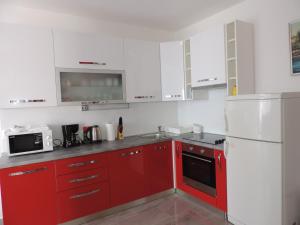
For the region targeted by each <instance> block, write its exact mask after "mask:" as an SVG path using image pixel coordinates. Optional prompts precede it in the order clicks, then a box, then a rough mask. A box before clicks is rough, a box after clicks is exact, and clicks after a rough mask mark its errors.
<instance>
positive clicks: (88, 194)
mask: <svg viewBox="0 0 300 225" xmlns="http://www.w3.org/2000/svg"><path fill="white" fill-rule="evenodd" d="M99 191H100V189H96V190H93V191H90V192H86V193H82V194H78V195H73V196H71V197H70V199H78V198H84V197H87V196H90V195H93V194H96V193H98V192H99Z"/></svg>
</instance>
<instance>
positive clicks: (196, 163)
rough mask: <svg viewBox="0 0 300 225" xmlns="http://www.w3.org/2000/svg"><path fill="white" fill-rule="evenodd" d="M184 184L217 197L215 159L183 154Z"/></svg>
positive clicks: (187, 153) (188, 153)
mask: <svg viewBox="0 0 300 225" xmlns="http://www.w3.org/2000/svg"><path fill="white" fill-rule="evenodd" d="M182 168H183V182H184V183H185V184H187V185H189V186H192V187H193V188H196V189H198V190H200V191H202V192H204V193H206V194H208V195H210V196H213V197H215V196H216V171H215V160H214V158H208V157H203V156H200V155H197V154H193V153H190V152H185V151H183V152H182Z"/></svg>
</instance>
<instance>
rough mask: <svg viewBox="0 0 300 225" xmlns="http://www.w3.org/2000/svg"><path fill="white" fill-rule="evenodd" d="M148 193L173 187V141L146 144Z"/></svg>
mask: <svg viewBox="0 0 300 225" xmlns="http://www.w3.org/2000/svg"><path fill="white" fill-rule="evenodd" d="M145 163H146V177H147V188H148V194H149V195H150V194H155V193H159V192H162V191H165V190H168V189H171V188H173V160H172V142H171V141H168V142H163V143H158V144H152V145H147V146H145Z"/></svg>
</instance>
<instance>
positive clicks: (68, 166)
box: [56, 154, 107, 175]
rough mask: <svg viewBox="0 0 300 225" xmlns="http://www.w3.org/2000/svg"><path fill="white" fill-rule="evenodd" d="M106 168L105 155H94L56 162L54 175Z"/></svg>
mask: <svg viewBox="0 0 300 225" xmlns="http://www.w3.org/2000/svg"><path fill="white" fill-rule="evenodd" d="M106 166H107V155H106V154H94V155H88V156H81V157H75V158H71V159H65V160H59V161H57V162H56V173H57V175H63V174H69V173H75V172H80V171H84V170H90V169H96V168H99V167H106Z"/></svg>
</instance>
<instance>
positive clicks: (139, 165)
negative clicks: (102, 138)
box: [109, 147, 147, 206]
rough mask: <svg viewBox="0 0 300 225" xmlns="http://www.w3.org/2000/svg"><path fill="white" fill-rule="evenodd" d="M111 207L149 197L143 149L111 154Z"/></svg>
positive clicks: (130, 149)
mask: <svg viewBox="0 0 300 225" xmlns="http://www.w3.org/2000/svg"><path fill="white" fill-rule="evenodd" d="M109 165H110V168H109V171H110V190H111V191H110V194H111V206H117V205H121V204H124V203H127V202H130V201H133V200H136V199H139V198H142V197H145V196H146V195H147V192H146V179H147V178H146V176H145V163H144V150H143V147H136V148H129V149H124V150H119V151H114V152H110V154H109Z"/></svg>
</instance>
